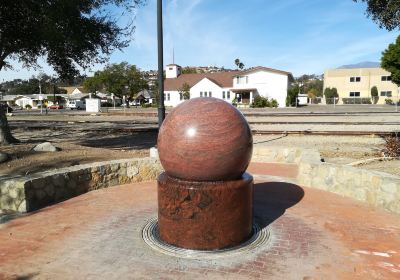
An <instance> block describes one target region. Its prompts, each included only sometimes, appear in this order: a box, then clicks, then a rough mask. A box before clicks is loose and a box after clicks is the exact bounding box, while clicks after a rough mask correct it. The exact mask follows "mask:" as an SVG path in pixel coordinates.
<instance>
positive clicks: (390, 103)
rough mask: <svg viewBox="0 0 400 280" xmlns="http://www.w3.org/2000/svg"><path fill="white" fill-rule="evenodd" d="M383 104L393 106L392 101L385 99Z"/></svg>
mask: <svg viewBox="0 0 400 280" xmlns="http://www.w3.org/2000/svg"><path fill="white" fill-rule="evenodd" d="M385 104H387V105H393V104H394V103H393V100H392V99H390V98H386V99H385Z"/></svg>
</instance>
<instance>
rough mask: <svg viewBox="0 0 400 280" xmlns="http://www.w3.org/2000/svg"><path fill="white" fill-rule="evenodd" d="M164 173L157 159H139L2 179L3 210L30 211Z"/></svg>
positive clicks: (0, 201) (0, 190)
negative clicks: (83, 194)
mask: <svg viewBox="0 0 400 280" xmlns="http://www.w3.org/2000/svg"><path fill="white" fill-rule="evenodd" d="M161 172H162V167H161V164H160V163H159V161H158V160H156V159H153V158H137V159H125V160H114V161H108V162H99V163H91V164H85V165H76V166H72V167H68V168H62V169H56V170H53V171H46V172H41V173H36V174H33V175H30V176H21V177H14V178H13V179H10V178H8V179H3V180H0V209H3V210H14V211H18V212H29V211H33V210H37V209H40V208H42V207H45V206H48V205H50V204H53V203H56V202H59V201H62V200H65V199H68V198H71V197H74V196H77V195H80V194H82V193H85V192H88V191H91V190H96V189H101V188H107V187H111V186H115V185H121V184H127V183H132V182H139V181H149V180H155V179H156V178H157V176H158V175H159V174H160V173H161Z"/></svg>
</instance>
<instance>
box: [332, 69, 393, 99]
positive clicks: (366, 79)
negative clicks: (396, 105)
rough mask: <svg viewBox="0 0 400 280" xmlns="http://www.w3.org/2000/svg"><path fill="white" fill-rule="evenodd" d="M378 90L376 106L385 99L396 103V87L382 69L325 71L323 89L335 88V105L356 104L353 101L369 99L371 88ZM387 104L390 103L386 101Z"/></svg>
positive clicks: (388, 74)
mask: <svg viewBox="0 0 400 280" xmlns="http://www.w3.org/2000/svg"><path fill="white" fill-rule="evenodd" d="M373 86H376V87H377V88H378V95H379V99H378V102H377V104H385V103H386V102H385V100H386V99H390V100H392V102H396V101H398V87H397V85H396V84H394V83H392V82H391V77H390V73H389V72H387V71H386V70H384V69H382V68H355V69H330V70H326V71H325V75H324V91H325V88H336V89H337V91H338V94H339V102H338V103H337V104H346V103H351V104H353V103H356V104H357V103H358V102H354V100H360V99H361V98H371V88H372V87H373ZM388 102H390V101H389V100H388Z"/></svg>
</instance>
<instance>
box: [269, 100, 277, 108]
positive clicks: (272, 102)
mask: <svg viewBox="0 0 400 280" xmlns="http://www.w3.org/2000/svg"><path fill="white" fill-rule="evenodd" d="M270 104H271V106H270V107H273V108H278V106H279V103H278V101H276V100H275V99H273V98H272V99H271V103H270Z"/></svg>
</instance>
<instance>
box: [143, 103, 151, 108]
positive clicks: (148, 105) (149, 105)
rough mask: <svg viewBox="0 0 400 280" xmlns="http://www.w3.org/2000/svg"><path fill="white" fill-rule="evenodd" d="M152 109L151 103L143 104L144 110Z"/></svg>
mask: <svg viewBox="0 0 400 280" xmlns="http://www.w3.org/2000/svg"><path fill="white" fill-rule="evenodd" d="M151 107H152V104H150V103H143V104H142V108H151Z"/></svg>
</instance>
